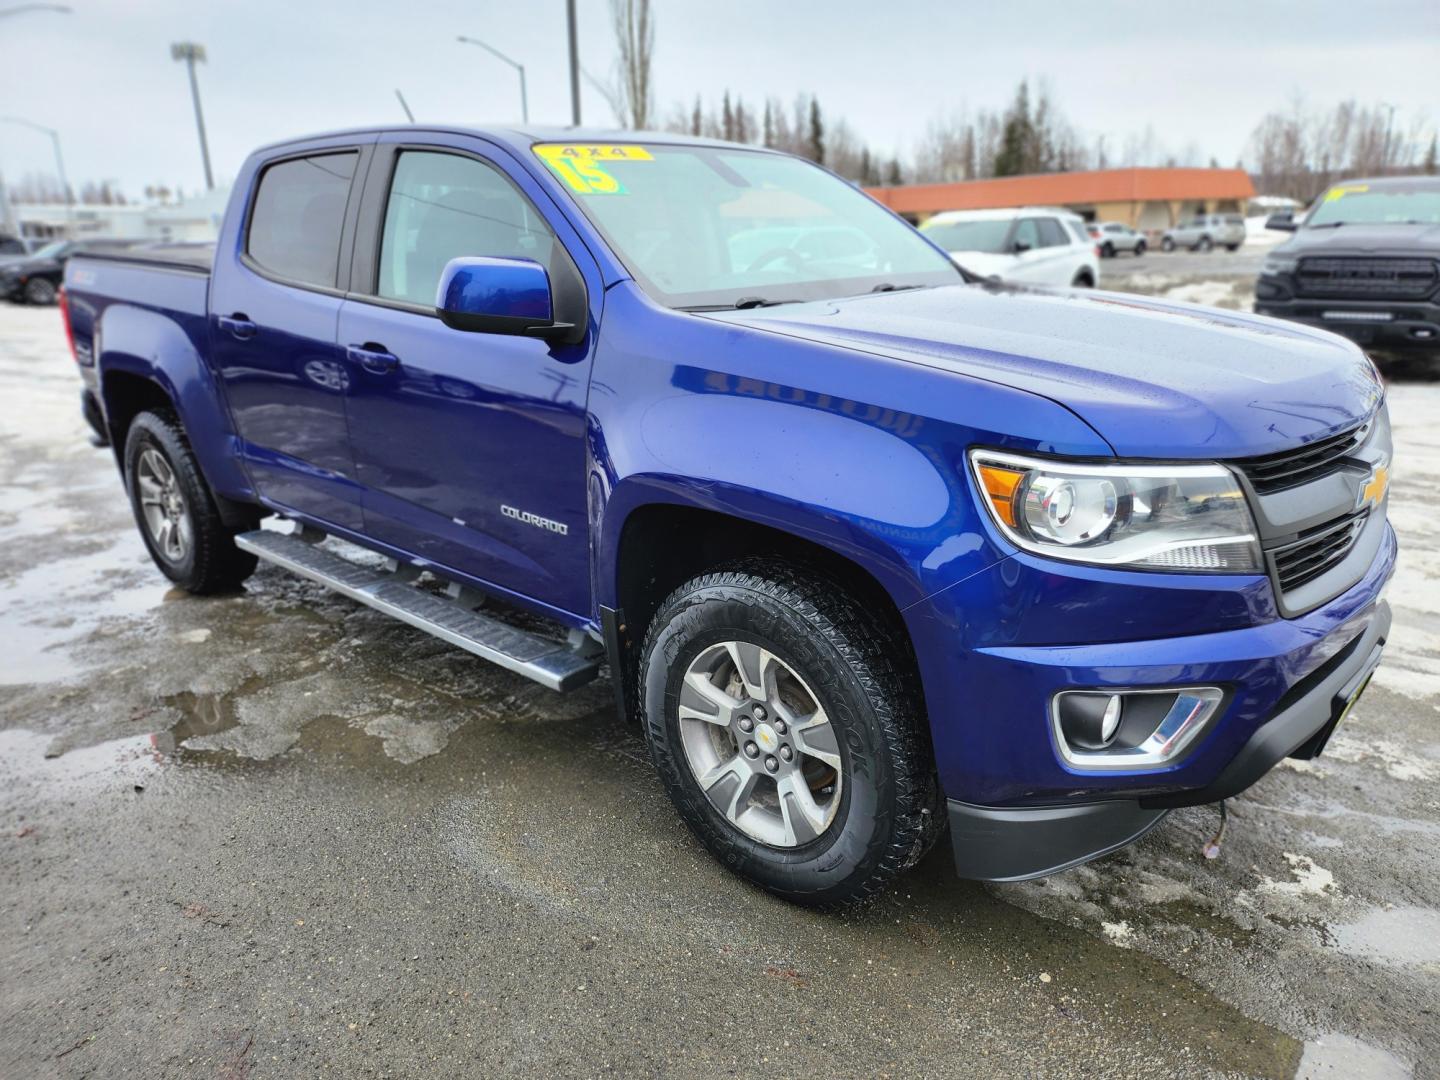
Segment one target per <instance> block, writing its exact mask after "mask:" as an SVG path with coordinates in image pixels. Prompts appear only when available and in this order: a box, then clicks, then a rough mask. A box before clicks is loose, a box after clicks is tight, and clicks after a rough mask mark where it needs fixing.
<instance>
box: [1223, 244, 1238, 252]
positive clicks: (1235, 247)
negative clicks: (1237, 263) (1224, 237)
mask: <svg viewBox="0 0 1440 1080" xmlns="http://www.w3.org/2000/svg"><path fill="white" fill-rule="evenodd" d="M1225 250H1226V251H1239V250H1240V245H1239V244H1226V245H1225Z"/></svg>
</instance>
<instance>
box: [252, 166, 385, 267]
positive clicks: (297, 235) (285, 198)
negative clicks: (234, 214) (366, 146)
mask: <svg viewBox="0 0 1440 1080" xmlns="http://www.w3.org/2000/svg"><path fill="white" fill-rule="evenodd" d="M358 157H359V155H358V154H357V153H356V152H355V151H353V150H352V151H346V152H343V153H338V154H317V155H315V156H313V157H304V158H293V159H291V160H289V161H281V162H278V163H277V164H275V165H271V166H270V167H269V168H267V169H266V170H265V172H264V173H263V174H262V175H261V177H260V189H259V191H258V192H257V193H256V195H255V207H254V209H253V210H252V211H251V214H250V234H249V237H248V239H247V241H246V245H245V250H246V252H247V253H248V254H249V256H250V258H251V259H253V260H254V261H255V262H256V264H257V265H259V266H260V267H261V268H262V269H264V270H267V271H269V272H270V273H272V274H275V275H276V276H278V277H283V278H287V279H289V280H291V281H297V282H300V283H302V284H306V285H321V286H324V287H327V288H334V287H335V281H336V273H335V269H336V266H337V265H338V264H339V261H340V231H341V228H342V226H343V225H344V221H345V201H346V199H347V198H348V197H349V194H350V178H351V177H352V176H353V175H354V174H355V162H356V160H357V159H358Z"/></svg>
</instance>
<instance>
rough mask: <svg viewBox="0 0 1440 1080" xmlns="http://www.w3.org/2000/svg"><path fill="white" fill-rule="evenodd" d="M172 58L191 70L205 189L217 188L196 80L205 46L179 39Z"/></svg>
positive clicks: (192, 94)
mask: <svg viewBox="0 0 1440 1080" xmlns="http://www.w3.org/2000/svg"><path fill="white" fill-rule="evenodd" d="M170 59H171V60H183V61H185V66H186V67H187V68H188V69H189V70H190V97H191V99H192V100H193V101H194V102H195V126H196V127H197V128H198V129H199V130H200V156H201V158H203V159H204V161H205V190H206V191H214V190H215V175H214V174H213V173H212V172H211V171H210V145H209V143H207V142H206V141H205V114H204V113H202V112H201V111H200V85H199V84H198V83H197V82H196V81H195V65H196V63H197V62H198V63H201V64H203V63H204V62H205V46H204V45H196V44H195V43H194V42H193V41H179V42H176V43H175V44H174V45H171V46H170Z"/></svg>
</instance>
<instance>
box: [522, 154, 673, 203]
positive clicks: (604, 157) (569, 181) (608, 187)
mask: <svg viewBox="0 0 1440 1080" xmlns="http://www.w3.org/2000/svg"><path fill="white" fill-rule="evenodd" d="M535 153H536V154H537V155H539V157H540V160H541V161H543V162H545V164H546V165H548V166H550V169H551V171H552V172H554V173H555V175H556V176H558V177H560V179H561V180H564V181H565V183H566V185H567V186H568V187H569V188H570V190H571V191H574V192H577V193H579V194H581V195H624V194H625V185H624V184H622V183H620V181H619V180H616V179H615V177H613V176H611V175H610V173H609V171H607V170H606V168H605V164H604V163H605V162H609V161H654V160H655V159H654V158H652V157H651V156H650V151H648V150H646V149H645V148H644V147H643V146H624V145H607V144H601V143H543V144H541V145H539V146H537V147H535Z"/></svg>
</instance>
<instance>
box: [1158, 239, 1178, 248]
mask: <svg viewBox="0 0 1440 1080" xmlns="http://www.w3.org/2000/svg"><path fill="white" fill-rule="evenodd" d="M1160 250H1161V251H1174V250H1175V240H1174V238H1173V237H1169V236H1167V237H1164V238H1163V239H1162V240H1161V241H1160Z"/></svg>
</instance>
